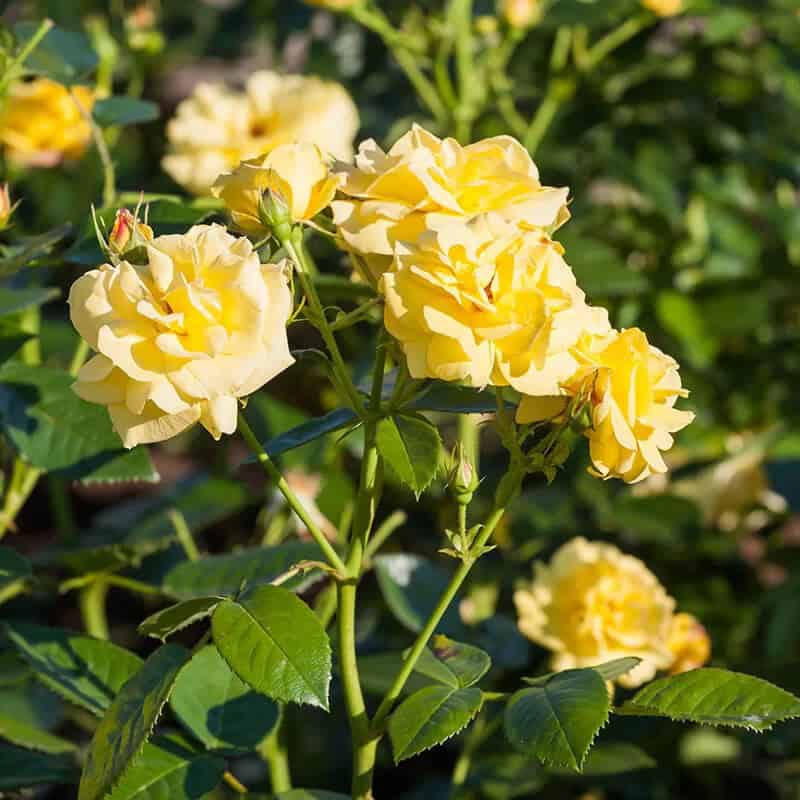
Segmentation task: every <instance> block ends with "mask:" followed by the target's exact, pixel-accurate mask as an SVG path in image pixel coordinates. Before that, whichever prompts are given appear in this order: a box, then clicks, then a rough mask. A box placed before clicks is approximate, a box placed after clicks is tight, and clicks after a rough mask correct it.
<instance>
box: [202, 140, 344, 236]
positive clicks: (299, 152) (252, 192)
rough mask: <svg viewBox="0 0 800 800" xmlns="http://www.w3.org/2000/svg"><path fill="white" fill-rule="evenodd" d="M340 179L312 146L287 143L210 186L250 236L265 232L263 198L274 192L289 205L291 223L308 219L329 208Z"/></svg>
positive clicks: (244, 162)
mask: <svg viewBox="0 0 800 800" xmlns="http://www.w3.org/2000/svg"><path fill="white" fill-rule="evenodd" d="M338 183H339V179H338V177H336V176H334V175H332V174H331V171H330V167H329V165H328V160H327V158H326V157H325V156H324V155H323V153H322V151H321V150H320V149H319V148H318V147H317V146H316V145H313V144H309V143H299V144H284V145H280V146H279V147H276V148H275V149H274V150H273V151H272V152H271V153H269V154H268V155H266V156H260V157H258V158H253V159H250V160H248V161H243V162H242V163H241V164H240V165H239V166H238V167H237V168H236V169H235V170H234V171H233V172H232V173H230V174H226V175H220V176H219V178H217V181H216V183H215V184H214V185H213V186H212V187H211V191H212V193H213V194H214V196H215V197H219V198H221V199H222V200H223V201H224V202H225V205H226V206H227V208H228V210H229V211H230V213H231V218H232V219H233V222H234V223H235V224H236V225H237V226H238V227H239V228H241V230H243V231H245V232H247V233H259V232H262V231H264V228H265V222H264V221H262V220H261V217H260V216H259V205H260V203H261V198H262V195H263V194H264V193H265V192H271V193H272V194H273V195H275V197H276V199H277V201H278V202H279V203H283V204H284V205H285V206H286V210H287V215H288V217H289V221H290V222H300V221H302V220H309V219H312V218H313V217H314V216H316V215H317V214H318V213H319V212H320V211H322V209H323V208H327V207H328V206H329V205H330V202H331V200H332V199H333V196H334V194H336V187H337V186H338Z"/></svg>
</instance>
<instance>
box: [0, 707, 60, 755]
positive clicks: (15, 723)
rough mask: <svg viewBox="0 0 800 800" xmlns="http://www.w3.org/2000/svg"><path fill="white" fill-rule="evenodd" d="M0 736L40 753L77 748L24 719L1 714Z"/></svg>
mask: <svg viewBox="0 0 800 800" xmlns="http://www.w3.org/2000/svg"><path fill="white" fill-rule="evenodd" d="M0 738H3V739H5V740H7V741H9V742H11V744H15V745H18V746H19V747H26V748H27V749H28V750H37V751H38V752H40V753H51V754H54V755H58V754H60V753H71V752H72V751H73V750H75V745H74V744H72V742H68V741H67V740H66V739H62V738H61V737H60V736H54V735H53V734H52V733H48V732H47V731H43V730H41V729H39V728H35V727H34V726H33V725H29V724H28V723H27V722H25V721H24V720H19V719H16V718H15V717H10V716H6V715H5V714H0Z"/></svg>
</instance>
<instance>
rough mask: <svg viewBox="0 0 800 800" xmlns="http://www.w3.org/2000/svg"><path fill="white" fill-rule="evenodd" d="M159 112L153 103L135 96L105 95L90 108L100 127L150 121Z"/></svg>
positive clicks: (156, 116) (156, 117)
mask: <svg viewBox="0 0 800 800" xmlns="http://www.w3.org/2000/svg"><path fill="white" fill-rule="evenodd" d="M159 114H160V112H159V108H158V106H157V105H156V104H155V103H151V102H150V101H149V100H139V99H138V98H136V97H105V98H103V99H102V100H98V101H97V102H96V103H95V104H94V108H93V109H92V116H93V117H94V119H95V122H97V124H98V125H99V126H100V127H101V128H105V127H107V126H109V125H135V124H137V123H141V122H152V121H153V120H155V119H158V117H159Z"/></svg>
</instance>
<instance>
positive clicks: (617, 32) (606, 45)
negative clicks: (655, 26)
mask: <svg viewBox="0 0 800 800" xmlns="http://www.w3.org/2000/svg"><path fill="white" fill-rule="evenodd" d="M652 22H653V16H652V15H650V14H639V15H637V16H634V17H630V18H629V19H627V20H626V21H625V22H623V23H622V25H620V26H619V27H618V28H615V29H614V30H613V31H611V33H609V34H607V35H606V36H604V37H603V38H602V39H599V40H598V41H597V42H596V43H595V44H594V45H593V46H592V47H590V48H589V50H588V52H587V53H586V55H585V57H584V58H583V60H582V61H581V63H580V64H579V65H578V66H579V67H580V68H581V70H583V71H584V72H588V71H589V70H592V69H594V68H595V67H596V66H597V65H598V64H599V63H600V62H601V61H602V60H603V59H604V58H606V56H609V55H610V54H611V53H613V52H614V50H616V49H617V48H618V47H621V46H622V45H623V44H625V42H627V41H628V40H629V39H632V38H633V37H634V36H636V34H637V33H640V32H641V31H643V30H644V29H645V28H647V27H648V26H649V25H651V24H652Z"/></svg>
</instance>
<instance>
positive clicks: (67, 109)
mask: <svg viewBox="0 0 800 800" xmlns="http://www.w3.org/2000/svg"><path fill="white" fill-rule="evenodd" d="M76 101H77V103H76ZM94 101H95V96H94V92H93V91H92V90H91V89H89V88H87V87H86V86H73V87H72V94H71V93H70V90H69V89H67V87H66V86H62V85H61V84H60V83H55V82H54V81H51V80H48V79H47V78H36V79H35V80H32V81H19V82H17V83H14V84H12V86H11V89H10V91H9V93H8V97H7V98H6V100H5V105H4V106H3V108H2V111H0V144H2V145H3V147H4V149H5V153H6V156H7V157H8V158H9V159H10V160H12V161H16V162H17V163H19V164H23V165H25V166H31V167H53V166H56V165H57V164H60V163H61V162H62V161H72V160H75V159H78V158H80V157H81V156H82V155H83V154H84V152H85V151H86V148H87V147H88V145H89V142H90V140H91V137H92V131H91V128H90V127H89V123H88V122H87V121H86V120H85V119H84V117H83V114H82V112H81V108H82V109H83V110H84V112H88V111H91V110H92V107H93V106H94ZM79 106H80V107H79Z"/></svg>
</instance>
